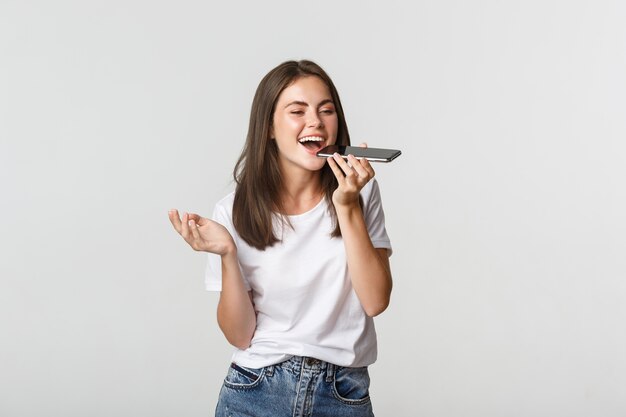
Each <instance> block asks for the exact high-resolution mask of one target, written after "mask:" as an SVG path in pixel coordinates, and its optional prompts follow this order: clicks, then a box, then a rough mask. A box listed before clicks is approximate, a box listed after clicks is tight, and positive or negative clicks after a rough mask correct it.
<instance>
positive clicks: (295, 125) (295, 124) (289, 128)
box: [274, 117, 304, 136]
mask: <svg viewBox="0 0 626 417" xmlns="http://www.w3.org/2000/svg"><path fill="white" fill-rule="evenodd" d="M303 127H304V123H303V122H302V121H301V120H297V119H293V118H289V117H279V118H274V133H275V136H280V135H285V134H287V135H290V134H293V133H294V132H299V131H300V130H302V129H303Z"/></svg>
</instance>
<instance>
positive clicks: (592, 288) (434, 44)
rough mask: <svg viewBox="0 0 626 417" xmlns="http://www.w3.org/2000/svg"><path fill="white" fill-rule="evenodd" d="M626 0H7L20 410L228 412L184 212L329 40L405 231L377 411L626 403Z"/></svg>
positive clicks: (4, 390) (383, 326)
mask: <svg viewBox="0 0 626 417" xmlns="http://www.w3.org/2000/svg"><path fill="white" fill-rule="evenodd" d="M624 22H626V3H624V2H623V1H617V0H616V1H556V0H542V1H515V2H514V1H495V0H493V1H486V0H480V1H472V2H467V1H460V0H459V1H449V0H442V1H415V2H389V1H388V2H384V3H383V2H382V1H379V2H371V1H359V2H357V1H318V2H286V1H285V2H283V1H280V2H271V1H270V2H268V1H263V2H249V3H245V2H201V1H178V2H164V1H147V0H125V1H61V0H59V1H50V2H47V1H12V0H1V1H0V141H1V142H0V143H1V147H0V170H1V172H0V174H1V175H0V189H1V190H2V194H1V195H2V197H1V198H2V200H1V204H0V210H1V216H0V239H1V241H0V243H1V247H0V251H1V252H0V253H1V255H0V256H1V261H0V276H1V288H0V338H1V339H0V415H2V416H3V417H26V416H29V417H30V416H37V417H41V416H63V417H72V416H77V417H79V416H80V417H84V416H89V417H98V416H133V417H137V416H149V417H158V416H164V417H166V416H167V417H170V416H185V417H188V416H189V417H193V416H206V415H212V412H213V408H214V406H215V401H216V398H217V394H218V391H219V387H220V385H221V381H222V378H223V376H224V375H225V372H226V369H227V366H228V362H229V359H230V352H231V348H230V347H229V346H228V345H227V343H226V342H225V340H224V338H223V336H222V335H221V333H220V331H219V329H218V328H217V325H216V319H215V309H216V302H217V296H216V295H215V294H210V293H207V292H205V291H204V288H203V274H204V266H205V257H204V256H203V255H202V254H199V253H196V252H193V251H192V250H190V249H189V248H188V247H186V246H185V244H184V242H183V241H182V239H180V238H179V236H178V235H177V234H176V233H175V232H174V230H173V229H172V228H171V226H170V224H169V222H168V219H167V210H168V209H170V208H172V207H176V208H179V209H180V210H189V211H195V212H200V213H203V214H206V215H210V213H211V211H212V208H213V204H214V203H215V202H216V201H217V200H218V199H219V198H221V197H222V196H223V195H225V194H226V193H227V192H229V191H230V190H231V189H232V186H233V184H232V180H231V171H232V168H233V165H234V163H235V161H236V158H237V156H238V154H239V151H240V149H241V146H242V144H243V141H244V138H245V134H246V130H247V124H248V116H249V109H250V104H251V101H252V96H253V94H254V90H255V89H256V86H257V84H258V82H259V81H260V79H261V78H262V76H263V75H264V74H265V73H266V72H267V71H269V70H270V69H271V68H273V67H274V66H276V65H277V64H279V63H280V62H282V61H284V60H287V59H301V58H308V59H313V60H314V61H316V62H318V63H319V64H321V65H322V66H323V67H324V68H325V69H326V70H327V71H328V73H329V74H330V75H331V77H332V78H333V80H334V81H335V83H336V85H337V87H338V89H339V92H340V95H341V97H342V101H343V105H344V109H345V111H346V115H347V120H348V124H349V127H350V131H351V134H352V138H353V141H354V142H356V143H359V142H361V141H367V142H368V143H369V144H370V146H377V147H391V148H399V149H402V151H403V155H402V156H401V157H400V158H399V159H397V160H396V161H394V162H393V163H391V164H389V165H377V166H376V167H377V174H378V180H379V182H380V185H381V190H382V195H383V200H384V204H385V209H386V214H387V220H388V223H387V227H388V232H389V234H390V236H391V238H392V241H393V244H394V250H395V252H394V255H393V257H392V259H391V260H392V268H393V273H394V280H395V288H394V294H393V299H392V305H391V307H390V308H389V309H388V310H387V311H386V312H385V313H384V314H383V315H382V316H380V317H379V318H377V319H376V324H377V328H378V333H379V360H378V362H377V363H376V364H374V365H373V366H372V367H371V374H372V378H373V382H372V388H371V392H372V396H373V401H374V409H375V411H376V412H377V415H378V416H426V417H458V416H466V417H471V416H476V417H479V416H480V417H503V416H506V417H509V416H525V417H526V416H528V417H530V416H532V417H535V416H536V417H539V416H546V417H548V416H549V417H554V416H564V417H565V416H567V417H576V416H594V417H595V416H603V417H612V416H624V415H626V396H625V395H624V393H625V392H626V356H625V355H624V352H626V326H625V324H624V322H625V318H626V302H625V300H626V256H625V254H626V238H625V236H626V219H625V215H624V213H626V186H625V184H624V183H625V181H624V180H625V179H626V164H625V163H624V162H625V159H626V158H625V157H626V145H625V144H624V140H625V139H626V25H625V24H624Z"/></svg>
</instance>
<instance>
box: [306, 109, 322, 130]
mask: <svg viewBox="0 0 626 417" xmlns="http://www.w3.org/2000/svg"><path fill="white" fill-rule="evenodd" d="M323 126H324V123H323V122H322V119H321V118H320V117H319V115H318V114H317V113H314V112H312V114H311V115H310V116H309V120H308V121H307V127H323Z"/></svg>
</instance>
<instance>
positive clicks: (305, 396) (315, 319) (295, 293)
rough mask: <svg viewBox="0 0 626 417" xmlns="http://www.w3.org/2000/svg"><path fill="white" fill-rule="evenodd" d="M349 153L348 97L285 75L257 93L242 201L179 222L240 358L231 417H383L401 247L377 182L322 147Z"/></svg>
mask: <svg viewBox="0 0 626 417" xmlns="http://www.w3.org/2000/svg"><path fill="white" fill-rule="evenodd" d="M331 144H338V145H349V144H350V137H349V135H348V128H347V125H346V121H345V118H344V113H343V109H342V107H341V102H340V101H339V95H338V93H337V90H336V89H335V86H334V85H333V82H332V81H331V79H330V78H329V77H328V75H327V74H326V73H325V72H324V70H323V69H322V68H320V67H319V66H318V65H316V64H315V63H313V62H310V61H288V62H285V63H283V64H281V65H279V66H278V67H276V68H274V69H273V70H271V71H270V72H269V73H268V74H267V75H266V76H265V77H264V78H263V80H262V81H261V83H260V84H259V86H258V88H257V91H256V94H255V96H254V101H253V103H252V112H251V115H250V126H249V130H248V136H247V140H246V143H245V146H244V149H243V151H242V154H241V156H240V158H239V160H238V162H237V164H236V166H235V169H234V177H235V181H236V189H235V191H234V192H233V193H231V194H230V195H228V196H227V197H225V198H224V199H222V200H221V201H220V202H218V203H217V205H216V207H215V211H214V213H213V220H209V219H206V218H203V217H200V216H199V215H197V214H188V213H183V215H182V219H181V217H180V216H179V214H178V212H177V211H176V210H171V211H170V212H169V218H170V221H171V222H172V224H173V226H174V228H175V229H176V231H178V232H179V233H180V234H181V235H182V237H183V238H184V239H185V241H187V243H188V244H189V245H190V246H191V247H192V248H193V249H195V250H197V251H206V252H208V253H209V261H208V267H207V273H206V285H207V289H208V290H211V291H220V299H219V303H218V308H217V319H218V323H219V326H220V328H221V330H222V331H223V333H224V335H225V336H226V339H227V340H228V341H229V342H230V343H231V344H232V345H233V346H235V347H236V348H237V349H236V351H235V353H234V354H233V358H232V364H231V366H230V368H229V370H228V373H227V376H226V378H225V380H224V384H223V386H222V389H221V391H220V396H219V400H218V404H217V410H216V415H217V416H218V417H221V416H258V417H263V416H271V417H282V416H285V417H287V416H288V417H292V416H305V415H306V416H333V417H341V416H355V417H356V416H359V417H364V416H373V413H372V405H371V402H370V399H369V392H368V388H369V375H368V370H367V366H368V365H370V364H372V363H373V362H374V361H375V360H376V333H375V330H374V322H373V320H372V317H374V316H376V315H378V314H380V313H381V312H383V311H384V310H385V309H386V307H387V305H388V304H389V298H390V294H391V286H392V285H391V272H390V267H389V255H390V253H391V244H390V241H389V238H388V236H387V232H386V230H385V220H384V213H383V209H382V204H381V200H380V194H379V190H378V185H377V183H376V181H375V180H374V179H373V177H374V170H373V169H372V167H371V165H370V164H369V162H368V161H367V160H357V159H356V158H354V157H353V156H350V157H348V160H347V161H346V160H344V159H342V158H341V157H340V156H339V155H337V154H335V155H334V156H333V157H329V158H327V159H326V158H319V157H317V156H316V152H317V151H318V150H319V149H321V148H323V147H324V146H327V145H331Z"/></svg>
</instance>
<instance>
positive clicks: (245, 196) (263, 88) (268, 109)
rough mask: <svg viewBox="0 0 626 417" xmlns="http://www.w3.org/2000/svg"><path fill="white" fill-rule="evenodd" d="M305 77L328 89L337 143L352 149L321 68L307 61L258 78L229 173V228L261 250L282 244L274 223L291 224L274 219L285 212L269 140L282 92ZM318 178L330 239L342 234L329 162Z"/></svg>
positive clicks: (336, 95) (282, 66)
mask: <svg viewBox="0 0 626 417" xmlns="http://www.w3.org/2000/svg"><path fill="white" fill-rule="evenodd" d="M306 76H315V77H318V78H319V79H321V80H322V81H323V82H324V83H325V84H326V86H327V87H328V90H329V91H330V95H331V98H332V100H333V103H334V105H335V111H336V114H337V121H338V129H337V141H336V144H337V145H350V135H349V134H348V125H347V124H346V119H345V116H344V113H343V108H342V107H341V101H340V100H339V93H338V92H337V89H336V88H335V85H334V84H333V82H332V80H331V79H330V77H329V76H328V74H326V72H325V71H324V70H323V69H322V68H321V67H320V66H319V65H317V64H316V63H314V62H311V61H307V60H302V61H287V62H283V63H282V64H280V65H279V66H277V67H276V68H274V69H273V70H271V71H270V72H269V73H268V74H267V75H266V76H265V77H264V78H263V79H262V80H261V82H260V83H259V86H258V87H257V90H256V93H255V95H254V100H253V101H252V110H251V112H250V125H249V127H248V136H247V138H246V143H245V145H244V147H243V150H242V152H241V155H240V156H239V160H238V161H237V164H236V165H235V169H234V170H233V177H234V178H235V182H236V183H237V186H236V188H235V201H234V204H233V224H234V226H235V230H237V233H239V235H240V236H241V238H242V239H243V240H244V241H245V242H246V243H248V244H249V245H250V246H253V247H255V248H257V249H259V250H264V249H265V248H266V247H268V246H272V245H274V243H276V242H279V241H280V239H279V238H277V237H276V234H275V233H274V227H273V220H280V221H282V222H283V224H289V221H288V219H286V218H285V216H282V215H281V216H280V217H278V218H277V217H276V214H275V213H276V212H278V213H279V214H280V213H284V210H282V208H283V205H282V201H281V196H280V190H281V187H282V178H281V175H280V169H279V163H278V148H277V146H276V141H275V140H270V134H271V133H270V132H271V128H272V120H273V118H274V111H275V106H276V102H277V101H278V97H279V96H280V93H282V91H283V90H284V89H285V88H287V87H288V86H289V85H291V84H292V83H293V82H295V81H296V80H297V79H299V78H302V77H306ZM320 176H321V185H322V189H323V192H324V198H325V199H326V201H327V203H328V207H329V208H330V214H331V216H332V219H333V222H334V224H335V230H334V231H333V232H332V234H331V236H333V237H338V236H341V231H340V230H339V223H338V222H337V213H336V212H335V207H334V205H333V203H332V195H333V192H334V191H335V189H336V188H337V186H338V183H337V179H336V178H335V175H334V174H333V172H332V170H331V169H330V167H329V166H328V164H325V165H324V167H323V168H322V169H321V172H320Z"/></svg>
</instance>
